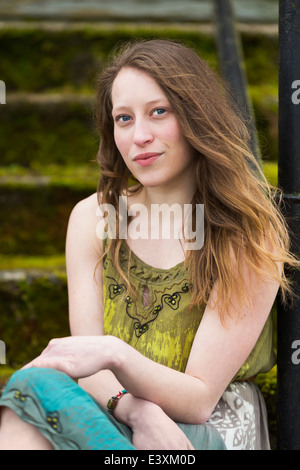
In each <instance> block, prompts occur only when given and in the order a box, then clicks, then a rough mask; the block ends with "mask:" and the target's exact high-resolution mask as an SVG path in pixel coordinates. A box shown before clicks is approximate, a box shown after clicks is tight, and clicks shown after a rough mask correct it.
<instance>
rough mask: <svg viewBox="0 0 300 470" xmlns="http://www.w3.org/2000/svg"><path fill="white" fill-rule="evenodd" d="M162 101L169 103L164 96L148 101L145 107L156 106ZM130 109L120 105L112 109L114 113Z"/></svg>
mask: <svg viewBox="0 0 300 470" xmlns="http://www.w3.org/2000/svg"><path fill="white" fill-rule="evenodd" d="M162 101H166V102H168V100H167V98H165V97H163V96H162V97H161V98H157V99H155V100H151V101H147V102H146V103H145V105H146V106H149V105H155V104H157V103H161V102H162ZM129 108H130V106H126V105H118V106H114V107H113V108H112V112H114V111H120V110H122V109H129Z"/></svg>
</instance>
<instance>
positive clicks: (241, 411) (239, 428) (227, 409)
mask: <svg viewBox="0 0 300 470" xmlns="http://www.w3.org/2000/svg"><path fill="white" fill-rule="evenodd" d="M208 423H210V424H212V425H213V426H214V427H215V428H216V429H217V430H218V431H219V432H220V434H221V436H222V437H223V439H224V442H225V444H226V447H227V449H228V450H270V441H269V431H268V421H267V410H266V405H265V401H264V398H263V396H262V394H261V392H260V390H259V389H258V387H257V386H256V385H255V384H254V383H253V382H251V381H243V382H233V383H232V384H230V385H229V386H228V387H227V389H226V391H225V392H224V393H223V395H222V397H221V399H220V401H219V403H218V405H217V406H216V408H215V410H214V412H213V414H212V415H211V417H210V419H209V421H208Z"/></svg>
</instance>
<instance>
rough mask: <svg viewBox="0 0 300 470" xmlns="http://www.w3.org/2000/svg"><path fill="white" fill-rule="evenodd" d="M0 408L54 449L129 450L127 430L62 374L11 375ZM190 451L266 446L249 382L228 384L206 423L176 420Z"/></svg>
mask: <svg viewBox="0 0 300 470" xmlns="http://www.w3.org/2000/svg"><path fill="white" fill-rule="evenodd" d="M0 406H7V407H9V408H10V409H12V410H13V411H14V412H15V413H16V414H17V415H18V416H19V417H20V418H21V419H22V420H23V421H25V422H28V423H30V424H32V425H34V426H35V427H36V428H37V429H39V431H40V432H41V433H42V434H43V435H44V436H45V437H46V438H47V439H48V440H49V441H50V442H51V443H52V445H53V447H54V449H56V450H135V448H134V446H133V445H132V442H131V441H132V431H131V429H130V428H129V427H127V426H125V425H123V424H121V423H118V421H116V420H115V419H114V418H113V416H111V415H110V414H109V413H108V412H107V410H106V409H104V408H103V407H102V406H101V405H100V404H99V403H97V402H96V401H95V400H94V399H93V397H91V396H90V395H89V394H88V393H86V392H85V391H84V390H83V389H82V388H81V387H79V386H78V384H77V383H76V382H74V380H72V379H70V377H68V376H67V375H65V374H63V373H61V372H58V371H56V370H53V369H35V368H31V369H25V370H20V371H18V372H16V373H15V374H13V376H12V377H11V379H10V380H9V382H8V384H7V385H6V387H5V390H4V392H3V395H2V397H1V398H0ZM177 425H178V426H179V427H180V428H181V429H182V431H183V432H184V433H185V434H186V436H187V437H188V438H189V439H190V441H191V443H192V445H193V446H194V448H195V450H225V449H226V448H227V449H268V448H269V440H268V432H267V423H266V410H265V406H264V401H263V398H262V396H261V394H260V392H259V391H258V389H257V388H256V386H255V385H254V384H253V383H251V382H236V383H234V384H231V385H230V386H229V387H228V388H227V390H226V391H225V393H224V394H223V396H222V398H221V400H220V402H219V404H218V405H217V407H216V409H215V411H214V413H213V414H212V416H211V418H210V419H209V421H208V422H207V423H205V424H201V425H192V424H182V423H177Z"/></svg>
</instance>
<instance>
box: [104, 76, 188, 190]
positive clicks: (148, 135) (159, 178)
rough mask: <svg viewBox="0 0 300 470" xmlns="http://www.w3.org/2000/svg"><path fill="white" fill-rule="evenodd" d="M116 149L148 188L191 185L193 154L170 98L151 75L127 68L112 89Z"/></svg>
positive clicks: (116, 79)
mask: <svg viewBox="0 0 300 470" xmlns="http://www.w3.org/2000/svg"><path fill="white" fill-rule="evenodd" d="M112 104H113V110H112V116H113V120H114V138H115V143H116V146H117V148H118V150H119V152H120V154H121V155H122V157H123V159H124V161H125V163H126V165H127V167H128V168H129V170H130V171H131V173H132V174H133V175H134V176H135V177H136V178H137V179H138V181H140V183H141V184H142V185H144V186H148V187H154V186H159V185H168V186H169V185H170V184H178V182H179V181H180V182H181V183H183V182H184V181H186V182H188V181H189V182H190V183H191V180H190V178H193V176H194V170H193V164H192V162H193V151H192V149H191V147H190V145H189V144H188V142H187V141H186V139H185V138H184V137H183V136H182V133H181V130H180V127H179V124H178V120H177V117H176V115H175V113H174V112H173V110H172V106H171V104H170V102H169V101H168V99H167V97H166V95H165V94H164V92H163V91H162V89H161V88H160V87H159V85H158V84H157V83H156V81H155V80H154V79H153V78H152V77H151V76H150V75H148V74H147V73H145V72H143V71H140V70H138V69H134V68H129V67H126V68H123V69H121V71H120V72H119V74H118V75H117V77H116V78H115V81H114V83H113V87H112Z"/></svg>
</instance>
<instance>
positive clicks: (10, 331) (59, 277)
mask: <svg viewBox="0 0 300 470" xmlns="http://www.w3.org/2000/svg"><path fill="white" fill-rule="evenodd" d="M0 311H1V339H2V341H4V342H5V344H6V365H7V366H9V367H12V368H19V367H20V366H22V365H24V364H25V363H26V362H28V361H29V360H31V359H33V358H34V357H35V356H37V355H38V354H40V352H41V351H42V349H44V348H45V347H46V346H47V344H48V342H49V340H50V339H51V338H55V337H62V336H66V335H69V334H70V332H69V326H68V299H67V280H66V274H65V272H64V271H63V270H62V271H54V270H53V271H48V270H47V271H45V270H41V269H35V270H10V271H0Z"/></svg>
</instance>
